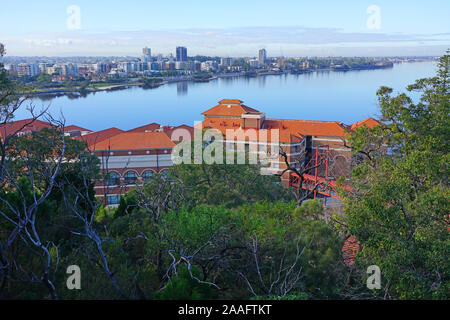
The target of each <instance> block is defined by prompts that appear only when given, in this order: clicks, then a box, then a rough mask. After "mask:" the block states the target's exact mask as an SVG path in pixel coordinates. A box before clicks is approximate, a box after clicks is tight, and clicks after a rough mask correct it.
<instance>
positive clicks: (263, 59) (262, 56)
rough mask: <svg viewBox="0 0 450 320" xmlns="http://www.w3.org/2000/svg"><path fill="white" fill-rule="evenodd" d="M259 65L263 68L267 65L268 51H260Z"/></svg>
mask: <svg viewBox="0 0 450 320" xmlns="http://www.w3.org/2000/svg"><path fill="white" fill-rule="evenodd" d="M258 61H259V65H260V66H262V65H264V64H266V61H267V51H266V49H261V50H259V59H258Z"/></svg>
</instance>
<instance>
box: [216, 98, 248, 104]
mask: <svg viewBox="0 0 450 320" xmlns="http://www.w3.org/2000/svg"><path fill="white" fill-rule="evenodd" d="M219 103H220V104H241V103H244V101H242V100H239V99H222V100H220V101H219Z"/></svg>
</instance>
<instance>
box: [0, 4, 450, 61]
mask: <svg viewBox="0 0 450 320" xmlns="http://www.w3.org/2000/svg"><path fill="white" fill-rule="evenodd" d="M449 17H450V1H448V0H427V1H417V0H409V1H406V0H370V1H365V0H348V1H346V0H341V1H336V0H320V1H311V0H310V1H303V0H278V1H274V0H270V1H269V0H258V1H255V0H221V1H218V0H208V1H206V0H190V1H186V0H183V1H181V0H172V1H167V0H166V1H161V0H127V1H123V0H90V1H88V0H39V1H33V0H14V1H11V0H0V42H1V43H4V44H5V46H6V49H7V54H8V55H9V56H125V55H129V56H139V55H140V54H141V52H142V48H143V47H146V46H147V47H149V48H151V49H152V53H153V54H157V53H161V54H168V53H173V54H174V52H175V47H176V46H180V45H181V46H186V47H187V48H188V55H196V54H200V55H218V56H231V57H234V56H256V55H257V50H258V49H260V48H266V49H267V51H268V55H269V56H396V55H398V56H405V55H419V56H420V55H422V56H423V55H442V54H443V53H444V52H445V50H446V49H448V48H450V19H449Z"/></svg>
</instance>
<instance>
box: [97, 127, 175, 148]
mask: <svg viewBox="0 0 450 320" xmlns="http://www.w3.org/2000/svg"><path fill="white" fill-rule="evenodd" d="M174 146H175V143H174V142H172V141H171V140H170V139H169V137H168V136H167V134H165V133H164V132H123V133H120V134H117V135H114V136H112V137H109V138H107V139H105V140H103V141H101V142H97V143H95V144H93V145H92V146H91V150H92V151H94V150H95V151H99V150H148V149H170V148H173V147H174Z"/></svg>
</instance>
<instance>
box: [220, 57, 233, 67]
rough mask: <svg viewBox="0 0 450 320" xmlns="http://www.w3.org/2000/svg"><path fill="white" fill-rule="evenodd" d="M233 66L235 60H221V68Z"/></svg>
mask: <svg viewBox="0 0 450 320" xmlns="http://www.w3.org/2000/svg"><path fill="white" fill-rule="evenodd" d="M232 65H233V58H228V57H227V58H220V66H221V67H231V66H232Z"/></svg>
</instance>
